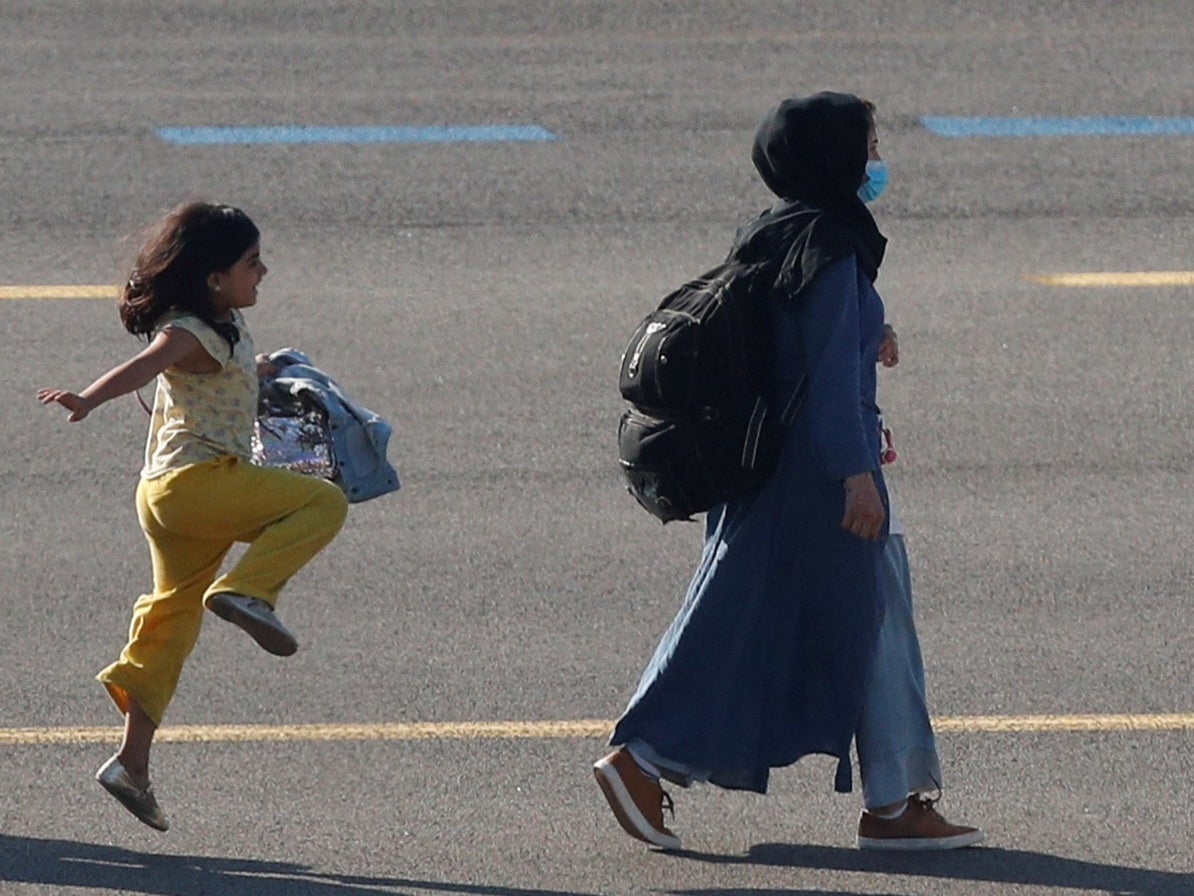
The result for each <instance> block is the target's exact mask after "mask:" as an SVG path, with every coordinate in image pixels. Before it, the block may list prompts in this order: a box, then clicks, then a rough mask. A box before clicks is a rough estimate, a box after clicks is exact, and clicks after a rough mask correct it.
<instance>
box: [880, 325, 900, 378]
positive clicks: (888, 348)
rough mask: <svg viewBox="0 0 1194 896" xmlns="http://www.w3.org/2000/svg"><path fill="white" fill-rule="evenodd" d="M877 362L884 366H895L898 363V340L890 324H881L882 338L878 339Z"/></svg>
mask: <svg viewBox="0 0 1194 896" xmlns="http://www.w3.org/2000/svg"><path fill="white" fill-rule="evenodd" d="M878 360H879V363H880V364H882V365H883V366H884V367H895V366H896V365H897V364H899V363H900V342H899V340H898V339H896V331H895V330H894V329H892V326H891V324H884V325H883V338H882V339H880V340H879V359H878Z"/></svg>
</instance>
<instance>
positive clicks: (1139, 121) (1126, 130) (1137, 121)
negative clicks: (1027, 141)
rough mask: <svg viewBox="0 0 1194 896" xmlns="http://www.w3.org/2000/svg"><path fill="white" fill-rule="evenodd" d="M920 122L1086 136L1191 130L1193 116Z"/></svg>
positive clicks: (986, 131) (958, 130) (967, 131)
mask: <svg viewBox="0 0 1194 896" xmlns="http://www.w3.org/2000/svg"><path fill="white" fill-rule="evenodd" d="M920 123H921V124H923V125H924V126H925V127H926V128H928V129H929V130H930V131H932V132H933V133H935V134H940V135H941V136H943V137H1069V136H1079V137H1089V136H1095V135H1097V136H1140V135H1145V136H1153V135H1157V134H1194V118H1150V117H1147V116H1141V115H1109V116H1094V115H1091V116H1076V117H1071V118H1060V117H1048V116H1045V117H1036V118H965V117H949V116H939V115H926V116H924V117H922V118H921V120H920Z"/></svg>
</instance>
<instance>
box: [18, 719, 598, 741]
mask: <svg viewBox="0 0 1194 896" xmlns="http://www.w3.org/2000/svg"><path fill="white" fill-rule="evenodd" d="M612 729H613V723H612V722H608V721H604V720H598V719H580V720H576V721H563V722H551V721H548V722H393V723H377V724H326V725H175V726H166V727H163V728H162V729H161V730H160V731H159V732H158V733H157V736H156V737H155V738H154V740H155V741H156V742H172V743H208V742H217V741H218V742H224V743H227V742H230V741H284V740H302V741H325V740H476V739H480V738H561V737H605V736H608V734H609V732H610V731H611V730H612ZM114 738H115V739H117V740H119V738H120V729H118V728H0V744H77V743H108V742H110V741H112V740H113V739H114Z"/></svg>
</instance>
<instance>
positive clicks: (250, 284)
mask: <svg viewBox="0 0 1194 896" xmlns="http://www.w3.org/2000/svg"><path fill="white" fill-rule="evenodd" d="M268 270H269V269H268V268H267V267H266V266H265V262H263V261H262V260H261V244H260V243H254V244H253V245H252V246H250V247H249V248H248V250H247V251H246V252H245V254H244V255H242V256H241V257H240V258H238V259H237V260H236V262H235V264H233V265H232V267H230V268H228V270H226V271H215V272H213V273H212V274H211V276H209V277H208V278H207V283H208V286H210V287H211V292H212V295H211V298H212V304H213V305H215V308H216V311H217V312H219V313H220V314H227V313H228V312H229V311H231V310H232V309H233V308H250V307H252V306H253V305H256V304H257V284H258V283H260V282H261V278H263V277H264V276H265V275H266V273H267V272H268Z"/></svg>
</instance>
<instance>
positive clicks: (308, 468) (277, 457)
mask: <svg viewBox="0 0 1194 896" xmlns="http://www.w3.org/2000/svg"><path fill="white" fill-rule="evenodd" d="M262 405H263V406H262V408H261V412H260V413H259V414H258V416H257V420H256V422H255V423H254V425H253V463H255V464H259V465H260V466H263V467H280V468H282V469H285V470H292V471H294V472H295V473H302V474H303V475H304V476H317V477H319V478H320V479H327V480H333V479H335V478H336V472H337V464H336V453H335V450H334V449H333V447H332V432H331V427H330V426H329V424H328V415H327V412H326V411H325V410H323V408H320V407H317V406H316V405H315V404H314V403H312V402H310V401H305V400H301V399H299V400H296V399H294V398H291V401H290V402H288V403H287V404H285V405H281V404H278V403H275V402H262Z"/></svg>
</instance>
